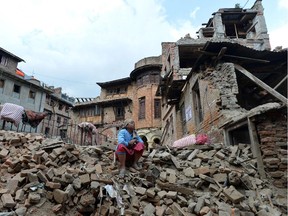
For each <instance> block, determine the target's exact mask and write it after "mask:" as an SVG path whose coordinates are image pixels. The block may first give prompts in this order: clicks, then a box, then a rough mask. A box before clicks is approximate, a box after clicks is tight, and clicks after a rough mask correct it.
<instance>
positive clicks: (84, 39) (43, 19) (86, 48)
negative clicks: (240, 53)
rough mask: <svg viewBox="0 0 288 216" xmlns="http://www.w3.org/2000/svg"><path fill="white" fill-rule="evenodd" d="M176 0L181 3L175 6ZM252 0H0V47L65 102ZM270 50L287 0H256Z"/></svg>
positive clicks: (284, 25)
mask: <svg viewBox="0 0 288 216" xmlns="http://www.w3.org/2000/svg"><path fill="white" fill-rule="evenodd" d="M180 2H181V4H180ZM254 2H255V1H254V0H83V1H79V0H78V1H76V0H9V1H7V0H0V5H1V7H0V26H1V30H0V47H2V48H4V49H6V50H7V51H9V52H12V53H13V54H15V55H17V56H18V57H20V58H22V59H24V60H25V62H21V63H19V65H18V68H20V69H21V70H23V71H24V72H25V73H26V74H27V75H34V77H35V78H37V79H38V80H40V81H42V82H44V83H46V84H47V85H49V86H54V87H62V91H63V93H67V94H68V95H69V96H71V97H97V96H98V95H99V94H100V87H99V86H98V85H97V84H96V82H107V81H111V80H114V79H121V78H124V77H128V76H129V75H130V73H131V71H132V70H133V69H134V64H135V63H136V62H137V61H139V60H140V59H142V58H145V57H149V56H159V55H161V42H175V41H177V40H179V39H180V38H181V37H184V36H185V35H186V34H187V33H189V34H190V35H191V36H192V37H194V38H196V34H195V33H196V31H198V30H199V28H200V27H201V24H202V23H206V22H207V21H208V20H209V18H210V17H211V15H212V13H213V12H216V11H217V10H218V9H219V8H229V7H232V8H233V7H234V6H235V4H236V3H239V4H240V6H241V7H244V8H251V7H252V5H253V4H254ZM262 4H263V6H264V9H265V10H264V15H265V19H266V23H267V27H268V33H269V35H270V42H271V46H272V48H275V47H276V46H283V47H288V37H287V35H288V15H287V14H288V0H263V1H262Z"/></svg>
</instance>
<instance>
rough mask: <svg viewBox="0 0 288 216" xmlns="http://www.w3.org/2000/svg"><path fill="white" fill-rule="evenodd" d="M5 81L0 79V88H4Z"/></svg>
mask: <svg viewBox="0 0 288 216" xmlns="http://www.w3.org/2000/svg"><path fill="white" fill-rule="evenodd" d="M4 84H5V80H3V79H0V88H4Z"/></svg>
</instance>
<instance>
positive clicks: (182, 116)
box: [180, 103, 187, 135]
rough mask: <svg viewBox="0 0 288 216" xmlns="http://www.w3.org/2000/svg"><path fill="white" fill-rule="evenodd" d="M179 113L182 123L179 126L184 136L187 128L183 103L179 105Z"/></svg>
mask: <svg viewBox="0 0 288 216" xmlns="http://www.w3.org/2000/svg"><path fill="white" fill-rule="evenodd" d="M180 111H181V123H182V124H181V125H182V130H183V135H185V134H186V133H187V127H186V112H185V105H184V103H183V104H181V106H180Z"/></svg>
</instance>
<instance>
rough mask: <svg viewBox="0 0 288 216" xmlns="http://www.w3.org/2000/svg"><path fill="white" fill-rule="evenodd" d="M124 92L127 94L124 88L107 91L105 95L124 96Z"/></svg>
mask: <svg viewBox="0 0 288 216" xmlns="http://www.w3.org/2000/svg"><path fill="white" fill-rule="evenodd" d="M126 92H127V87H126V86H122V87H115V88H110V89H107V94H108V95H111V94H125V93H126Z"/></svg>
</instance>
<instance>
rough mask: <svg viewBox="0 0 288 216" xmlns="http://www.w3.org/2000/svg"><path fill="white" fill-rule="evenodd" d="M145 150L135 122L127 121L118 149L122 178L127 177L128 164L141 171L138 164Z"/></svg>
mask: <svg viewBox="0 0 288 216" xmlns="http://www.w3.org/2000/svg"><path fill="white" fill-rule="evenodd" d="M144 148H145V147H144V144H143V140H142V139H141V138H140V137H139V136H138V135H137V133H136V131H135V122H134V121H133V120H132V119H128V120H126V121H125V123H124V126H123V129H121V130H120V131H119V133H118V145H117V148H116V157H117V159H118V161H119V163H120V167H119V171H120V173H119V176H120V177H124V175H125V171H126V169H125V168H126V163H127V164H128V163H129V164H130V165H131V166H132V167H133V168H134V169H136V170H140V167H139V166H138V164H137V163H138V160H139V159H140V158H141V156H142V154H143V151H144Z"/></svg>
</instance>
